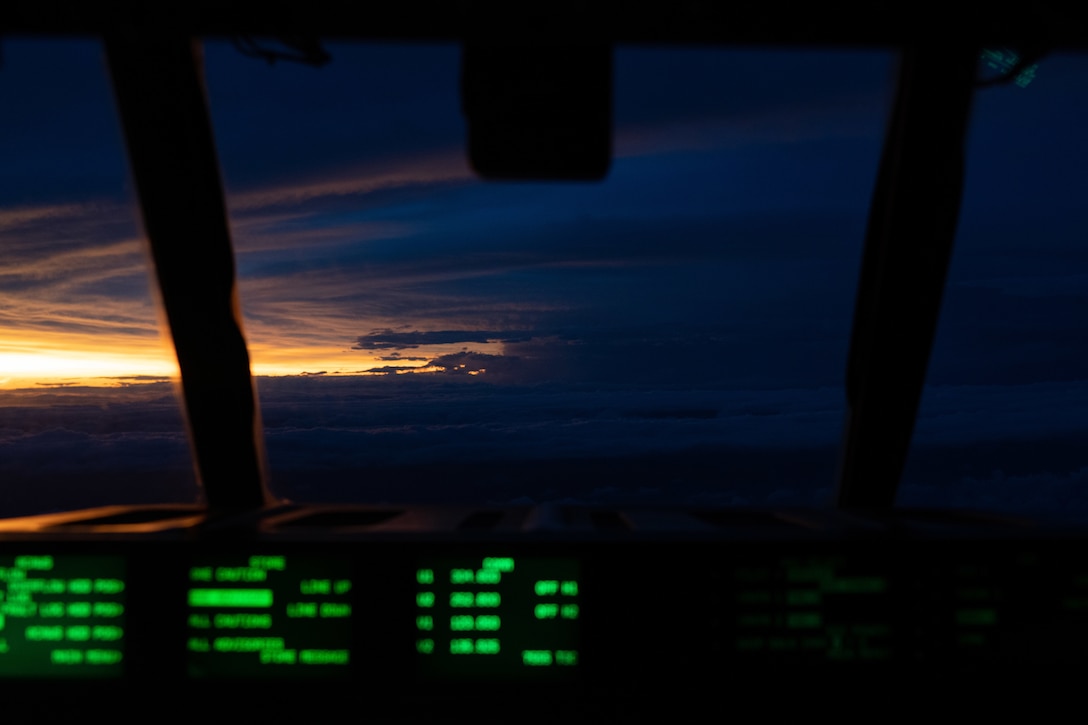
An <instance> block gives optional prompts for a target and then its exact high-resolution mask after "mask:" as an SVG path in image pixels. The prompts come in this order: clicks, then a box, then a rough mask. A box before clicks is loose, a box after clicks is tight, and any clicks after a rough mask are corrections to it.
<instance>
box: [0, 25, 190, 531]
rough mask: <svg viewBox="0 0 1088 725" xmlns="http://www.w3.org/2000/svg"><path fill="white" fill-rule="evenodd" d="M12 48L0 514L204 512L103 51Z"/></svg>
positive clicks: (3, 169) (1, 307)
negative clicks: (149, 509)
mask: <svg viewBox="0 0 1088 725" xmlns="http://www.w3.org/2000/svg"><path fill="white" fill-rule="evenodd" d="M3 51H4V52H3V66H2V67H0V95H2V96H3V98H4V102H3V103H0V159H2V163H0V254H2V258H3V264H2V265H0V480H2V481H3V487H4V494H3V499H2V500H3V505H2V506H0V515H17V514H30V513H39V512H43V511H52V510H60V509H72V508H79V507H85V506H97V505H105V504H120V503H162V502H195V501H196V500H197V498H198V493H199V492H198V488H197V486H196V479H195V476H194V474H193V469H192V464H191V459H190V456H189V451H188V444H187V442H186V438H185V431H184V424H183V420H182V416H181V412H180V408H179V405H178V402H177V398H176V397H175V394H174V387H175V386H174V383H173V382H172V380H173V379H174V378H176V376H177V363H176V361H175V357H174V353H173V350H172V349H171V348H170V347H169V343H168V342H165V341H164V340H163V339H162V337H161V336H160V333H159V322H158V318H159V313H158V311H157V306H156V304H155V302H154V300H153V296H152V291H151V287H150V275H149V268H148V263H147V259H146V256H147V255H146V253H145V250H144V246H143V242H142V240H141V233H140V227H139V222H138V215H137V210H136V207H135V205H134V203H133V199H132V195H131V187H130V185H129V182H128V180H127V177H128V168H127V164H126V161H125V154H124V147H123V144H122V140H121V134H120V129H119V127H118V123H117V117H116V113H115V111H114V107H113V97H112V94H111V91H110V86H109V83H108V80H107V77H106V73H105V68H104V64H103V61H102V49H101V44H100V43H99V42H97V41H94V40H72V39H67V40H55V39H49V40H45V39H8V38H5V39H4V45H3Z"/></svg>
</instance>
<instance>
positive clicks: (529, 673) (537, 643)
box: [415, 556, 580, 680]
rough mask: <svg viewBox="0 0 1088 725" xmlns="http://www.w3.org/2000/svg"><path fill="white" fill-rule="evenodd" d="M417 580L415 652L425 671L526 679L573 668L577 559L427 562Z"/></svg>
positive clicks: (490, 558) (575, 659) (575, 656)
mask: <svg viewBox="0 0 1088 725" xmlns="http://www.w3.org/2000/svg"><path fill="white" fill-rule="evenodd" d="M415 582H416V594H415V599H416V618H415V625H416V626H415V629H416V635H417V637H416V640H415V650H416V653H417V654H418V655H419V656H420V667H421V671H422V672H423V673H425V674H427V675H428V676H431V677H446V678H458V679H463V678H472V677H487V678H492V679H493V678H513V679H530V680H531V679H539V678H541V677H558V676H569V674H570V673H573V672H575V671H576V669H577V667H576V666H577V664H578V640H579V626H580V621H579V616H580V609H579V593H580V590H579V581H578V565H577V562H576V561H574V560H571V559H544V558H515V557H508V556H484V557H480V558H472V557H465V558H462V559H445V560H431V561H427V562H425V566H423V567H421V568H418V569H416V572H415ZM564 673H566V675H564Z"/></svg>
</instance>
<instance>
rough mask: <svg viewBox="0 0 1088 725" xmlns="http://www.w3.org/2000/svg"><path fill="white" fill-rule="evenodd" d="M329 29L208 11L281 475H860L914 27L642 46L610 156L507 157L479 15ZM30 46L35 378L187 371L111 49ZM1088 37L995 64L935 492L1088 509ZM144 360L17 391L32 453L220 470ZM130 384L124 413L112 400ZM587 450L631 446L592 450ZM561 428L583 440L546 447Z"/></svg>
mask: <svg viewBox="0 0 1088 725" xmlns="http://www.w3.org/2000/svg"><path fill="white" fill-rule="evenodd" d="M328 47H329V50H330V52H331V53H332V56H333V61H332V63H331V64H329V65H328V66H326V67H324V68H320V69H315V68H309V67H302V66H298V65H293V64H290V63H279V64H276V65H275V66H268V65H267V64H265V63H263V62H261V61H258V60H254V59H251V58H246V57H244V56H242V55H241V54H239V53H238V52H237V51H236V50H235V49H234V48H233V47H232V46H231V45H230V44H229V43H226V42H221V41H217V42H209V43H208V44H207V46H206V71H207V84H208V91H209V98H210V102H211V108H212V117H213V124H214V129H215V133H216V139H217V144H218V147H219V151H220V157H221V162H222V168H223V175H224V180H225V183H226V188H227V192H228V195H227V202H228V208H229V211H230V214H231V220H232V225H233V229H234V236H235V243H236V249H237V252H238V270H239V279H240V294H241V300H242V305H243V309H244V312H245V315H246V328H247V333H248V336H249V340H250V344H251V349H252V353H253V359H254V369H255V372H257V373H258V374H261V375H276V376H278V377H276V378H267V377H265V378H262V379H261V380H260V381H259V389H260V392H261V396H262V406H263V412H264V416H265V426H266V433H267V439H268V452H269V460H270V468H271V471H272V483H273V485H274V487H276V490H277V492H279V493H282V494H285V495H288V496H293V497H296V498H326V499H345V498H347V499H355V500H373V499H376V498H380V499H428V498H439V499H447V498H451V497H452V498H457V497H462V498H473V497H475V498H477V499H484V500H497V501H498V500H503V501H505V500H525V499H532V500H571V499H575V500H584V499H593V500H631V499H635V500H657V501H669V502H686V501H687V502H718V503H734V504H756V505H758V504H767V503H799V504H806V505H807V504H813V503H822V502H825V501H826V500H827V498H828V496H829V494H830V487H831V485H832V483H833V477H834V465H835V458H836V446H837V443H838V440H839V436H840V434H841V427H842V414H843V394H842V379H843V370H844V365H845V358H846V350H847V342H848V336H849V328H850V323H851V315H852V309H853V299H854V289H855V286H856V282H857V272H858V264H859V260H860V252H861V247H862V241H863V235H864V229H865V220H866V214H867V211H868V203H869V198H870V193H871V185H872V182H873V179H874V178H875V174H876V166H877V160H878V158H879V153H880V145H881V142H882V136H883V131H884V128H885V124H886V117H887V113H888V110H889V106H890V100H891V95H892V90H893V85H894V74H895V57H894V55H893V54H891V53H886V52H875V51H866V52H845V51H839V52H825V51H811V50H810V51H804V52H784V51H781V50H768V49H745V50H736V49H733V50H722V49H706V48H700V49H663V48H620V49H617V51H616V54H615V102H614V114H615V159H614V163H613V166H612V171H611V173H610V175H609V177H608V179H607V180H606V181H604V182H602V183H599V184H532V183H515V184H496V183H488V182H482V181H480V180H478V179H475V178H474V177H473V176H472V174H471V173H470V171H469V170H468V166H467V163H466V161H465V158H464V142H463V140H464V134H465V128H464V121H463V119H462V117H461V115H460V101H459V97H458V72H459V66H458V63H459V50H458V48H457V47H456V46H452V45H451V46H439V47H431V46H412V45H371V46H353V45H348V44H330V45H329V46H328ZM4 50H5V52H4V67H3V69H2V70H0V93H2V94H3V95H4V96H5V98H8V99H19V101H18V102H14V101H11V102H6V103H5V104H4V105H3V106H2V108H0V158H2V159H4V163H3V164H2V165H0V251H2V252H3V253H4V255H5V265H4V267H5V269H6V271H4V270H0V276H2V280H0V339H2V338H5V337H6V338H7V339H8V340H9V341H10V342H9V343H8V344H7V345H6V346H0V378H5V377H11V376H13V375H14V374H15V373H13V372H10V371H5V370H4V369H3V364H4V361H5V360H6V359H7V360H16V359H17V358H15V357H13V355H15V354H16V353H18V354H22V355H27V354H29V353H30V352H35V353H36V354H37V353H41V354H45V353H42V352H41V351H43V350H44V351H46V352H48V354H50V355H53V356H59V357H60V358H64V357H65V355H68V356H69V357H72V356H76V357H77V359H79V360H81V361H83V362H81V363H80V364H82V365H85V366H86V369H87V370H88V371H93V370H97V369H99V368H96V367H94V365H95V360H94V359H93V357H94V356H93V355H92V353H93V352H94V351H95V350H97V349H102V350H107V349H108V350H111V351H114V352H116V351H125V350H131V351H132V355H131V360H130V362H131V365H128V366H126V367H124V368H123V369H121V370H118V371H117V373H116V374H129V375H131V374H140V373H146V374H149V375H161V374H162V370H161V368H160V367H155V368H154V369H151V367H148V369H146V370H144V369H141V368H140V367H139V364H138V363H137V362H136V361H137V360H143V359H145V358H146V359H150V357H153V356H154V355H159V356H160V358H161V357H162V353H155V352H154V351H155V350H160V351H161V348H160V347H158V345H159V343H158V341H157V333H156V329H157V312H156V310H155V306H154V303H153V296H152V295H151V294H149V291H148V282H147V277H146V272H145V264H144V259H143V256H142V255H143V253H142V250H141V247H140V245H139V242H138V239H139V226H138V221H137V219H136V218H135V215H134V210H133V206H132V203H131V184H130V183H129V181H128V179H127V175H126V174H127V172H126V166H125V159H124V155H123V149H122V145H121V139H120V134H119V132H118V125H117V121H116V117H115V114H114V112H113V109H112V105H111V103H112V99H111V96H110V90H109V85H108V82H107V80H106V77H105V74H104V72H103V64H102V59H101V52H100V49H99V48H98V46H97V45H96V44H95V43H94V42H93V41H89V40H69V41H42V40H33V39H11V40H6V41H5V44H4ZM1086 70H1088V64H1086V62H1085V59H1084V58H1082V57H1078V56H1056V57H1052V58H1048V59H1046V60H1045V61H1044V62H1043V63H1042V64H1041V65H1040V67H1039V70H1038V73H1037V77H1036V80H1035V81H1034V82H1033V83H1032V84H1031V85H1029V86H1028V87H1027V88H1017V87H1015V86H1012V87H1008V88H995V89H990V90H985V91H982V92H980V93H979V94H978V96H977V99H976V104H975V108H974V115H973V122H972V129H971V140H970V151H969V158H968V180H967V188H966V193H965V203H964V210H963V216H962V219H961V225H960V235H959V239H958V242H957V249H956V253H955V257H954V261H953V266H952V270H951V274H950V278H949V285H948V290H947V293H946V305H945V309H944V312H943V315H942V320H941V328H940V333H939V336H938V340H937V343H936V345H935V348H934V355H933V359H932V364H931V371H930V376H929V383H930V385H929V387H928V388H927V392H926V395H925V398H924V400H923V408H922V411H921V414H920V418H919V423H918V429H917V445H916V450H915V454H914V455H913V456H912V460H911V463H910V466H909V467H908V471H907V476H906V479H905V485H904V488H903V492H902V496H901V499H902V500H904V501H908V502H913V503H933V504H938V505H978V506H983V507H990V508H999V509H1003V510H1016V509H1024V508H1027V509H1032V510H1058V509H1060V508H1069V507H1070V506H1074V507H1077V506H1079V507H1080V508H1081V509H1082V510H1088V495H1085V493H1083V492H1080V491H1081V489H1083V486H1080V487H1079V488H1078V486H1079V484H1080V483H1083V479H1084V478H1086V477H1088V474H1086V471H1088V460H1085V458H1084V457H1083V456H1082V455H1080V454H1079V452H1078V451H1079V448H1080V445H1079V442H1080V441H1083V438H1084V434H1085V433H1086V432H1088V386H1086V385H1085V382H1084V381H1085V378H1086V367H1088V363H1086V362H1085V360H1088V343H1086V340H1088V336H1086V335H1085V332H1086V324H1088V323H1086V322H1085V321H1086V320H1088V315H1086V314H1085V313H1088V305H1086V302H1088V287H1086V284H1085V282H1086V281H1088V253H1086V252H1085V249H1084V242H1085V240H1086V238H1088V220H1086V217H1085V214H1084V212H1083V202H1082V200H1083V199H1084V198H1085V192H1088V173H1086V172H1085V169H1086V168H1088V165H1086V163H1085V162H1086V161H1088V149H1086V148H1085V144H1084V142H1083V141H1082V139H1081V135H1080V134H1081V130H1082V129H1083V128H1085V127H1088V93H1086V90H1085V85H1084V78H1085V71H1086ZM36 340H40V341H42V342H41V349H40V350H38V349H37V348H33V345H34V344H35V343H34V341H36ZM66 340H70V341H71V345H70V349H69V350H68V352H66V351H65V341H66ZM16 343H18V344H16ZM28 351H29V352H28ZM5 354H7V355H8V358H5V357H4V355H5ZM80 356H82V357H80ZM19 359H22V358H19ZM12 364H13V365H14V363H12ZM462 366H463V367H462ZM412 367H418V368H421V369H426V370H430V371H431V372H430V373H427V374H422V375H420V374H416V375H405V374H402V375H397V374H396V372H397V371H398V370H400V371H404V370H405V369H408V368H412ZM102 369H103V370H105V369H106V368H102ZM368 370H369V371H373V372H384V373H386V374H385V375H378V376H369V377H332V374H334V373H339V374H346V373H354V372H362V371H368ZM481 370H482V371H483V372H482V373H480V374H478V375H474V376H469V375H467V373H468V372H479V371H481ZM322 371H324V372H326V373H327V374H326V376H324V377H317V378H315V377H312V376H300V374H301V373H303V372H306V373H317V372H322ZM16 372H20V371H16ZM92 374H93V373H91V372H88V373H87V374H86V375H80V376H78V377H79V378H80V379H79V382H80V383H81V384H84V385H86V384H87V381H86V380H85V379H84V378H85V377H86V376H87V375H92ZM102 374H104V375H109V374H110V373H109V372H105V373H102ZM65 375H67V377H68V378H71V379H73V380H74V379H75V378H76V377H77V376H76V375H74V374H71V373H66V374H61V375H59V377H58V376H53V377H49V378H47V377H46V376H44V375H43V379H42V380H40V381H32V382H30V383H27V385H28V386H33V384H34V382H55V380H54V379H57V380H59V379H61V378H64V377H65ZM102 382H103V383H105V382H106V381H105V380H103V381H102ZM130 382H133V381H130ZM9 387H10V386H9ZM24 387H26V386H24ZM135 388H140V390H138V391H136V390H134V389H135ZM112 390H113V392H110V391H109V390H91V389H90V388H80V389H78V390H77V389H70V390H69V391H68V392H67V393H66V394H65V395H60V394H59V391H53V392H51V393H49V395H52V396H53V397H51V398H48V399H44V398H43V397H42V396H43V395H44V394H43V393H35V392H32V391H26V390H24V391H21V392H20V391H13V392H3V391H0V400H3V402H4V404H5V405H7V410H8V415H7V418H6V420H5V423H4V427H3V428H2V429H0V433H2V437H0V448H2V449H3V452H4V456H3V460H4V461H6V463H4V464H3V465H4V466H5V467H6V469H7V471H6V474H7V475H9V476H15V477H17V478H20V479H25V480H28V481H29V480H32V479H33V478H34V476H35V475H38V476H39V477H40V476H41V475H42V474H41V472H40V469H39V473H37V474H35V473H34V472H33V471H34V465H35V464H34V463H33V462H34V461H38V462H39V463H38V464H37V465H39V466H40V462H41V461H42V460H45V458H48V455H49V453H48V452H57V451H60V450H63V449H64V448H65V447H66V446H67V447H69V448H71V449H73V450H74V449H80V450H83V449H86V450H87V451H95V450H97V451H104V450H108V451H110V452H111V453H110V455H109V456H105V457H103V456H94V455H90V454H88V456H87V460H97V461H104V462H103V463H101V466H100V468H101V470H97V469H95V467H94V466H93V465H90V464H87V465H85V466H84V468H83V469H81V470H85V471H86V470H89V469H90V473H88V474H87V475H88V476H90V477H91V478H90V479H89V480H97V479H96V478H95V477H103V478H104V477H108V475H109V471H110V467H111V466H114V467H115V468H116V467H118V466H119V465H120V464H117V463H111V461H114V460H115V457H116V456H124V455H128V456H129V457H130V458H131V457H132V455H133V452H134V451H148V450H157V449H156V448H155V446H156V445H158V446H163V445H167V446H173V448H172V449H171V450H173V451H174V453H173V454H172V457H169V456H165V455H160V456H158V459H159V460H167V459H169V460H170V461H172V462H171V463H170V465H169V468H170V471H171V473H170V474H169V475H168V476H166V478H164V479H163V480H167V479H169V480H170V481H175V482H176V483H172V484H170V486H172V487H171V488H169V492H167V486H166V484H163V487H162V488H161V489H159V490H152V491H147V490H141V491H140V492H139V493H138V494H136V496H137V498H138V497H140V496H144V497H148V498H155V497H156V496H159V497H166V498H171V497H174V498H177V497H181V498H185V497H186V496H191V495H192V493H188V491H191V490H192V489H191V488H186V486H191V484H186V483H185V482H184V480H185V474H184V472H183V471H184V469H185V468H186V462H185V458H186V456H185V447H184V441H183V438H182V437H181V433H180V418H178V416H177V412H176V406H172V405H170V404H169V400H170V396H169V395H166V393H167V392H168V391H166V390H164V389H163V388H162V387H161V384H155V383H149V384H147V385H135V386H131V387H129V388H125V389H124V390H125V391H126V392H125V393H124V395H125V396H127V397H123V399H122V397H118V396H121V392H119V391H118V389H116V388H113V389H112ZM164 395H165V397H163V396H164ZM111 396H113V397H111ZM106 400H112V401H113V402H112V403H108V405H109V406H111V407H110V410H111V411H112V412H111V413H110V414H111V415H116V416H117V423H116V425H114V426H113V427H112V428H110V427H107V429H103V427H102V426H101V424H100V422H99V423H95V424H92V423H90V422H89V420H90V419H89V418H88V419H87V420H84V418H83V417H81V416H84V417H85V416H87V415H90V412H89V411H91V410H95V409H97V410H99V411H101V410H102V407H101V406H102V405H105V404H107V403H104V402H103V401H106ZM81 402H82V403H83V404H85V405H84V407H82V408H77V407H73V408H71V409H69V410H68V413H67V414H66V415H65V416H58V415H57V414H56V411H57V410H58V409H59V408H58V406H60V405H61V404H62V403H63V404H65V405H76V404H77V403H81ZM31 409H33V410H31ZM47 409H48V410H52V411H53V414H50V415H46V414H45V413H43V412H42V411H44V410H47ZM152 409H153V410H154V411H156V412H154V413H153V414H152V413H149V412H148V411H149V410H152ZM17 412H18V414H17ZM149 415H151V416H152V417H154V419H155V420H156V421H159V422H158V423H156V424H155V425H154V426H151V427H150V428H148V427H147V420H148V416H149ZM141 416H142V417H141ZM155 416H157V417H155ZM35 420H37V421H39V422H34V421H35ZM136 420H143V421H144V422H143V425H144V427H143V428H140V427H139V425H138V424H137V423H135V422H133V421H136ZM168 421H170V422H168ZM148 436H151V437H152V438H153V440H152V439H151V438H148ZM126 452H127V453H126ZM43 456H45V458H43ZM640 456H641V457H643V458H639V457H640ZM645 456H651V457H656V458H654V459H653V461H649V460H645V459H644V457H645ZM136 457H137V458H138V459H140V460H143V459H144V457H143V456H136ZM585 460H596V461H612V464H610V465H612V467H611V468H608V469H604V473H600V472H598V473H595V474H594V480H592V481H590V480H583V481H577V480H575V481H572V480H571V476H572V473H571V472H572V471H577V470H586V469H585V468H584V466H583V468H582V469H579V468H578V465H576V463H570V464H569V465H567V466H566V467H565V468H564V467H563V466H564V464H563V462H564V461H567V462H577V461H585ZM531 461H536V462H542V461H543V462H547V463H548V465H549V466H553V467H556V466H557V467H558V468H557V469H556V470H555V471H553V472H552V474H548V475H544V474H541V475H540V476H537V477H536V478H534V479H533V480H523V479H519V475H518V473H517V471H518V470H519V467H520V470H524V468H525V465H526V462H531ZM52 465H53V466H54V467H56V466H60V468H63V467H64V464H63V462H56V463H53V464H52ZM541 470H543V469H541ZM549 470H551V469H549ZM640 470H641V471H642V472H643V473H641V474H640V473H638V471H640ZM379 471H380V474H376V473H375V472H379ZM646 471H653V473H652V474H648V473H645V472H646ZM315 472H319V473H320V475H315ZM53 475H54V476H55V478H57V480H59V479H60V478H63V477H64V476H68V475H70V476H72V477H73V478H72V480H73V481H74V480H77V479H78V476H79V475H80V474H79V472H78V471H77V470H75V469H73V470H72V471H70V472H68V473H64V472H63V471H53ZM134 475H135V474H134ZM367 476H369V478H367ZM549 476H550V478H549ZM360 477H363V478H366V480H367V481H368V484H367V485H362V484H356V483H353V482H352V481H354V480H356V479H358V478H360ZM560 479H562V480H563V481H565V483H564V484H563V485H558V484H557V483H555V481H557V480H560ZM133 485H134V486H136V485H139V484H133ZM1070 492H1071V493H1070ZM110 495H111V496H115V497H117V496H120V497H122V498H123V497H125V496H127V497H129V498H132V497H133V495H134V494H132V492H131V491H130V492H129V493H117V492H116V491H113V492H111V494H110ZM1059 500H1060V501H1062V502H1063V503H1061V504H1060V505H1059V504H1058V503H1056V502H1057V501H1059ZM1070 500H1072V501H1073V502H1074V503H1073V504H1070V503H1069V501H1070ZM27 506H28V507H31V506H32V505H31V504H27Z"/></svg>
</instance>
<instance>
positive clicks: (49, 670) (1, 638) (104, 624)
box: [0, 554, 125, 678]
mask: <svg viewBox="0 0 1088 725" xmlns="http://www.w3.org/2000/svg"><path fill="white" fill-rule="evenodd" d="M124 643H125V560H124V558H123V557H120V556H82V555H70V556H69V555H58V556H52V555H48V554H33V555H22V556H0V677H29V678H37V677H118V676H120V675H121V674H122V668H123V664H122V663H123V660H124V649H125V646H124Z"/></svg>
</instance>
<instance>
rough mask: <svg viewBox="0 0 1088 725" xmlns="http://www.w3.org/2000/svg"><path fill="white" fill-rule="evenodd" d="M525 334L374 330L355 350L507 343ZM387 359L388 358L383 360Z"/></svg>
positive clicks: (362, 336)
mask: <svg viewBox="0 0 1088 725" xmlns="http://www.w3.org/2000/svg"><path fill="white" fill-rule="evenodd" d="M524 337H525V335H524V333H509V332H484V331H480V330H436V331H431V332H420V331H419V330H413V331H411V332H397V331H395V330H389V329H385V330H374V331H372V332H370V333H368V334H366V335H360V336H359V338H358V339H357V340H356V342H355V344H354V345H352V346H351V347H352V349H353V350H410V349H414V348H418V347H421V346H424V345H452V344H458V343H463V342H469V343H471V342H506V341H515V340H521V339H524ZM383 359H386V358H383Z"/></svg>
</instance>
